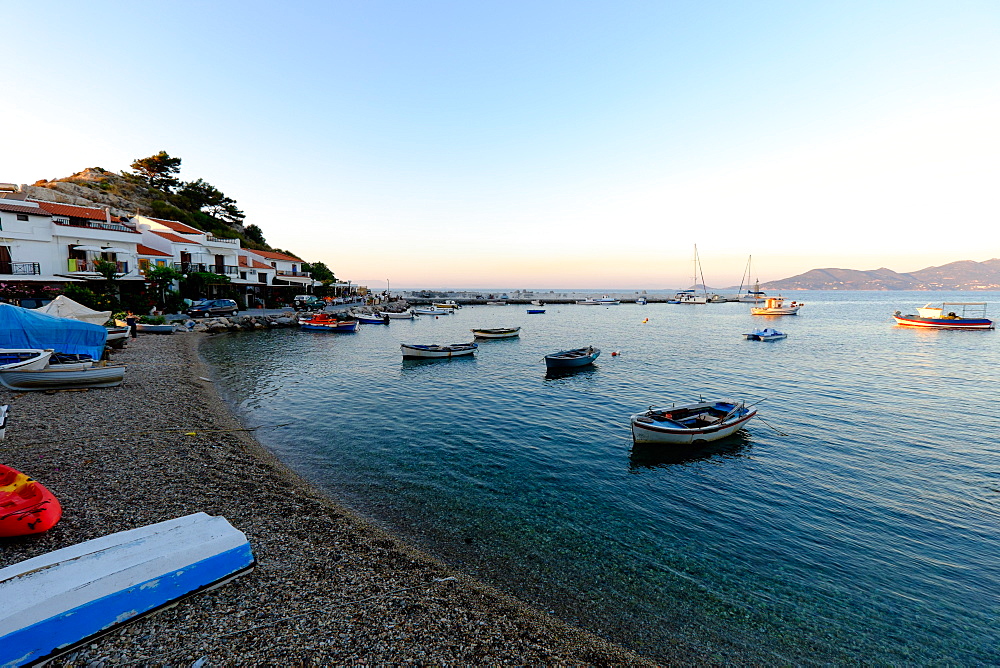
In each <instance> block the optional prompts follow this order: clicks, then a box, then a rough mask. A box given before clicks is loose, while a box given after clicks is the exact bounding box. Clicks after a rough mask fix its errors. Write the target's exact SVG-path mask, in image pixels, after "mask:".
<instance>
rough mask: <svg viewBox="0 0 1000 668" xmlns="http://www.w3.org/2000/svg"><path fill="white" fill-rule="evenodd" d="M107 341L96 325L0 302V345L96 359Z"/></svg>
mask: <svg viewBox="0 0 1000 668" xmlns="http://www.w3.org/2000/svg"><path fill="white" fill-rule="evenodd" d="M107 340H108V330H107V329H105V328H104V327H102V326H100V325H94V324H91V323H89V322H82V321H80V320H72V319H70V318H57V317H56V316H53V315H48V314H46V313H39V312H38V311H33V310H31V309H26V308H21V307H20V306H12V305H10V304H2V303H0V348H42V349H47V348H51V349H52V350H55V351H56V352H57V353H69V354H71V355H90V356H91V357H92V358H94V359H95V360H99V359H101V355H103V354H104V343H105V341H107Z"/></svg>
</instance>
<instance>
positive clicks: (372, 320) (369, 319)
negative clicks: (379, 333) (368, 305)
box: [352, 313, 389, 325]
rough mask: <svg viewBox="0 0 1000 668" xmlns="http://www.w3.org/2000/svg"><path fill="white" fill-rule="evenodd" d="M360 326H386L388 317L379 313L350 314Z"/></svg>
mask: <svg viewBox="0 0 1000 668" xmlns="http://www.w3.org/2000/svg"><path fill="white" fill-rule="evenodd" d="M352 315H353V317H354V318H356V319H357V321H358V322H360V323H361V324H362V325H388V324H389V317H388V316H386V315H383V314H380V313H375V314H371V313H354V314H352Z"/></svg>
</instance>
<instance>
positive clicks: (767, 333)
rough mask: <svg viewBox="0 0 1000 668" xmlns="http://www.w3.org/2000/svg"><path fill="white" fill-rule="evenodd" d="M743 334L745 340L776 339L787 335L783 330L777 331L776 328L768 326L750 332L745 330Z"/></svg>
mask: <svg viewBox="0 0 1000 668" xmlns="http://www.w3.org/2000/svg"><path fill="white" fill-rule="evenodd" d="M743 336H744V337H746V340H747V341H777V340H778V339H784V338H787V337H788V335H787V334H785V333H784V332H779V331H778V330H776V329H772V328H770V327H765V328H764V329H755V330H753V331H752V332H747V333H746V334H744V335H743Z"/></svg>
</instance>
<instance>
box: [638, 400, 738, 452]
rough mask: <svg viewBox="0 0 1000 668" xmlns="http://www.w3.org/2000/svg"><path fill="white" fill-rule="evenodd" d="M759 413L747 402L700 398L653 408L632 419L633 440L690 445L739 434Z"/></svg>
mask: <svg viewBox="0 0 1000 668" xmlns="http://www.w3.org/2000/svg"><path fill="white" fill-rule="evenodd" d="M755 415H757V411H756V409H753V408H751V407H748V406H747V405H746V404H745V403H744V402H735V401H726V400H721V401H701V402H698V403H693V404H685V405H682V406H671V407H670V408H650V409H649V410H647V411H644V412H642V413H636V414H635V415H633V416H631V417H630V418H629V422H630V423H631V427H632V440H633V442H634V443H637V444H643V443H656V444H667V445H691V444H698V443H702V442H704V443H708V442H711V441H717V440H719V439H720V438H725V437H727V436H731V435H733V434H734V433H736V432H737V431H738V430H739V429H740V428H741V427H743V425H744V424H746V423H747V422H748V421H750V419H751V418H753V417H754V416H755Z"/></svg>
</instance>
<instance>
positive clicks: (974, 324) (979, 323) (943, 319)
mask: <svg viewBox="0 0 1000 668" xmlns="http://www.w3.org/2000/svg"><path fill="white" fill-rule="evenodd" d="M892 317H893V319H894V320H895V321H896V324H897V325H902V326H904V327H924V328H928V329H993V327H994V325H993V321H992V320H990V319H989V318H987V317H986V302H942V303H941V304H940V305H939V306H935V305H934V304H933V303H931V304H926V305H925V306H924V307H923V308H918V309H917V315H903V314H902V313H900V312H899V311H896V312H895V313H894V314H893V316H892Z"/></svg>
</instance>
